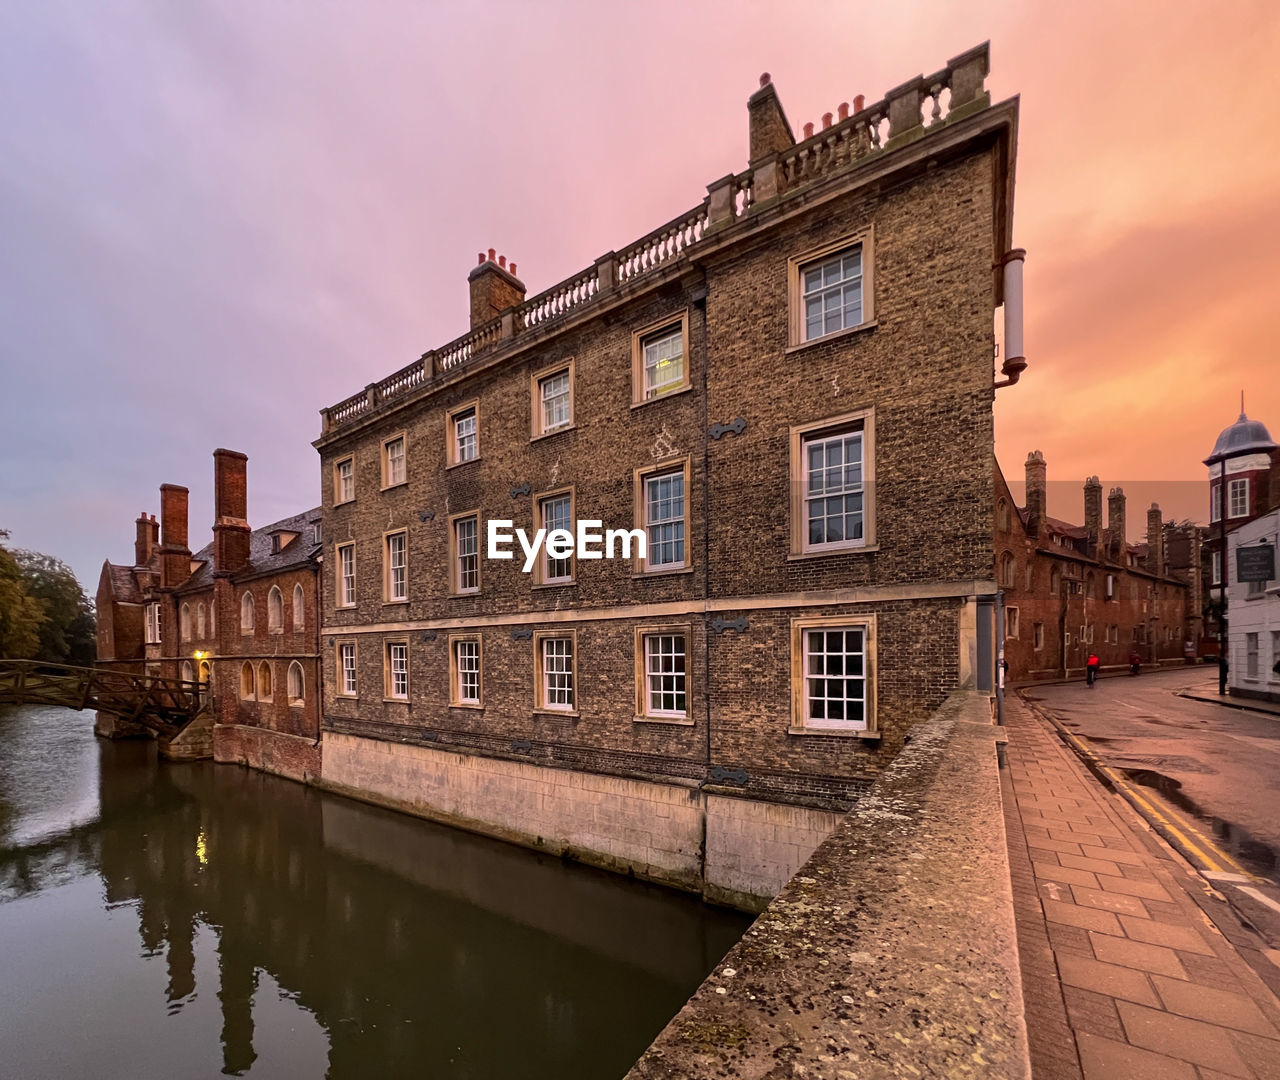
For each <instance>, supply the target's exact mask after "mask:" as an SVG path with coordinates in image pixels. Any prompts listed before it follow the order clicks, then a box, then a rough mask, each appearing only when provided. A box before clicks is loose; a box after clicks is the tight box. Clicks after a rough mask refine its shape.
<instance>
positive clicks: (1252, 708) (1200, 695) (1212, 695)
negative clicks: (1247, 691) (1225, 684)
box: [1178, 680, 1280, 716]
mask: <svg viewBox="0 0 1280 1080" xmlns="http://www.w3.org/2000/svg"><path fill="white" fill-rule="evenodd" d="M1178 696H1179V697H1184V698H1190V699H1191V700H1192V701H1206V702H1208V703H1209V704H1210V705H1225V706H1226V707H1227V708H1228V709H1246V710H1248V711H1249V712H1258V713H1267V714H1269V715H1270V716H1280V705H1277V704H1276V703H1275V702H1274V701H1263V700H1262V699H1260V698H1246V697H1232V696H1231V695H1226V696H1223V695H1222V694H1219V693H1218V683H1217V680H1214V681H1213V682H1206V683H1205V684H1204V685H1203V686H1188V687H1187V688H1186V689H1185V690H1180V691H1179V692H1178Z"/></svg>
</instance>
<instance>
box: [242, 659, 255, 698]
mask: <svg viewBox="0 0 1280 1080" xmlns="http://www.w3.org/2000/svg"><path fill="white" fill-rule="evenodd" d="M246 672H247V673H248V675H249V681H248V686H247V692H246V684H245V673H246ZM240 700H241V701H257V700H258V672H257V669H256V668H255V667H254V665H253V661H251V660H245V661H243V662H242V663H241V664H240Z"/></svg>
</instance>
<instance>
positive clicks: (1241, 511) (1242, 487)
mask: <svg viewBox="0 0 1280 1080" xmlns="http://www.w3.org/2000/svg"><path fill="white" fill-rule="evenodd" d="M1227 516H1228V517H1233V518H1237V517H1248V516H1249V478H1248V477H1247V476H1244V477H1241V478H1240V479H1239V480H1229V481H1228V482H1227Z"/></svg>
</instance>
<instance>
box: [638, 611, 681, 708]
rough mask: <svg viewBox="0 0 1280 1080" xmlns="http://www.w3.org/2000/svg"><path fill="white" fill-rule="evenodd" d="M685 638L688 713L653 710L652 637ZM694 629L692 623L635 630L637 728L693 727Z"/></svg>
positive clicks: (651, 626) (644, 627)
mask: <svg viewBox="0 0 1280 1080" xmlns="http://www.w3.org/2000/svg"><path fill="white" fill-rule="evenodd" d="M672 636H679V637H682V638H684V680H685V687H684V706H685V707H684V712H682V713H676V712H663V711H661V710H659V711H658V712H651V711H650V710H649V670H648V662H649V650H648V639H649V638H652V637H672ZM692 669H693V626H692V624H690V623H668V624H660V625H641V626H637V627H636V628H635V717H634V720H635V722H636V723H637V724H676V725H679V726H681V727H692V726H693V722H694V721H693V670H692Z"/></svg>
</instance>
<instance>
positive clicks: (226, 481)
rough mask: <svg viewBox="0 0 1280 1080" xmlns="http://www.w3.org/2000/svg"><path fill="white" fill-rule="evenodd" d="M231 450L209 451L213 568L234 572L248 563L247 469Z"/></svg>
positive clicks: (241, 455) (241, 458)
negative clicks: (212, 516)
mask: <svg viewBox="0 0 1280 1080" xmlns="http://www.w3.org/2000/svg"><path fill="white" fill-rule="evenodd" d="M248 461H249V459H248V458H247V457H245V455H244V454H241V453H238V452H237V451H235V450H215V451H214V452H213V508H214V520H213V570H214V573H217V574H234V573H236V572H237V571H238V570H243V569H244V568H245V567H246V566H247V565H248V564H249V521H248V488H247V482H248V481H247V469H246V466H247V464H248Z"/></svg>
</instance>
